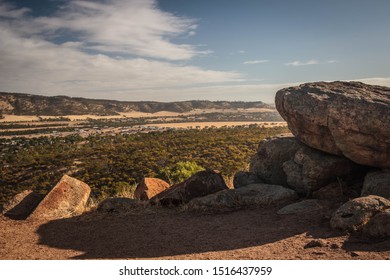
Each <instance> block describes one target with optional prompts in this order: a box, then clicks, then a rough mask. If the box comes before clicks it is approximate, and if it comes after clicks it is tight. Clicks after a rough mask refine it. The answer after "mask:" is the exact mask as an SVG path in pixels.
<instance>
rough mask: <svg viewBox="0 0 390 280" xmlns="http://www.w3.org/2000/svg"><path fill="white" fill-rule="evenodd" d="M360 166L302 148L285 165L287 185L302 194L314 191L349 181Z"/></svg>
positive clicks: (345, 159)
mask: <svg viewBox="0 0 390 280" xmlns="http://www.w3.org/2000/svg"><path fill="white" fill-rule="evenodd" d="M358 169H359V166H358V165H357V164H355V163H353V162H352V161H351V160H349V159H347V158H345V157H340V156H335V155H331V154H327V153H324V152H321V151H318V150H315V149H312V148H310V147H307V146H302V148H300V149H299V150H298V151H297V152H296V153H295V155H294V158H293V159H292V160H289V161H286V162H285V163H284V164H283V171H284V173H285V174H286V176H287V183H288V185H289V186H291V187H292V188H293V189H294V190H296V191H297V192H298V193H300V194H304V195H305V194H311V193H312V192H313V191H316V190H319V189H320V188H322V187H324V186H326V185H328V184H329V183H331V182H334V181H336V180H337V179H338V178H339V179H340V178H343V179H349V178H350V177H353V176H352V175H353V174H354V173H355V171H356V170H358Z"/></svg>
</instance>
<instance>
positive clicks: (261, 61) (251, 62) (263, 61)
mask: <svg viewBox="0 0 390 280" xmlns="http://www.w3.org/2000/svg"><path fill="white" fill-rule="evenodd" d="M266 62H268V60H266V59H263V60H249V61H245V62H244V63H243V64H260V63H266Z"/></svg>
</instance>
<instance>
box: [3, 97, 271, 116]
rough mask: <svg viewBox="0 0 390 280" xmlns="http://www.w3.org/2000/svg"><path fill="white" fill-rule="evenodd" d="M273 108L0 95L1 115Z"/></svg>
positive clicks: (203, 102)
mask: <svg viewBox="0 0 390 280" xmlns="http://www.w3.org/2000/svg"><path fill="white" fill-rule="evenodd" d="M246 108H273V107H272V106H271V105H268V104H265V103H263V102H261V101H256V102H241V101H234V102H230V101H206V100H197V101H194V100H193V101H180V102H154V101H137V102H133V101H116V100H99V99H87V98H80V97H68V96H41V95H32V94H24V93H6V92H0V115H1V114H10V115H51V116H64V115H84V114H94V115H117V114H119V113H120V112H131V111H138V112H143V113H155V112H159V111H169V112H177V113H184V112H189V111H191V110H195V109H246Z"/></svg>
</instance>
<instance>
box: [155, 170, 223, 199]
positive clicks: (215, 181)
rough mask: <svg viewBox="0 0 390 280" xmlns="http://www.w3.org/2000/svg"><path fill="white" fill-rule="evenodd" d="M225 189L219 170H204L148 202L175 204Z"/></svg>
mask: <svg viewBox="0 0 390 280" xmlns="http://www.w3.org/2000/svg"><path fill="white" fill-rule="evenodd" d="M226 189H228V187H227V186H226V184H225V181H224V180H223V178H222V176H221V174H220V173H219V172H216V171H213V170H204V171H200V172H198V173H196V174H195V175H193V176H192V177H191V178H189V179H187V180H186V181H184V182H182V183H179V184H177V185H173V186H172V187H170V188H169V189H167V190H165V191H163V192H161V193H159V194H158V195H156V196H154V197H152V198H151V199H150V202H151V203H152V204H154V203H159V204H161V205H163V206H168V205H174V206H177V205H180V204H184V203H188V202H189V201H190V200H191V199H194V198H196V197H201V196H206V195H209V194H212V193H216V192H218V191H221V190H226Z"/></svg>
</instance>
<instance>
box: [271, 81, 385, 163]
mask: <svg viewBox="0 0 390 280" xmlns="http://www.w3.org/2000/svg"><path fill="white" fill-rule="evenodd" d="M275 104H276V108H277V110H278V111H279V113H280V115H281V116H282V117H283V119H285V120H286V121H287V123H288V126H289V128H290V130H291V132H292V133H293V134H294V135H295V136H296V137H297V138H298V139H299V140H300V141H302V142H303V143H305V144H306V145H308V146H310V147H312V148H315V149H318V150H321V151H324V152H327V153H331V154H334V155H344V156H345V157H347V158H349V159H351V160H352V161H354V162H356V163H359V164H362V165H368V166H375V167H382V168H389V167H390V88H388V87H382V86H372V85H366V84H363V83H359V82H331V83H326V82H318V83H307V84H302V85H300V86H296V87H290V88H285V89H282V90H280V91H278V92H277V93H276V98H275Z"/></svg>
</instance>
